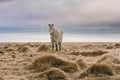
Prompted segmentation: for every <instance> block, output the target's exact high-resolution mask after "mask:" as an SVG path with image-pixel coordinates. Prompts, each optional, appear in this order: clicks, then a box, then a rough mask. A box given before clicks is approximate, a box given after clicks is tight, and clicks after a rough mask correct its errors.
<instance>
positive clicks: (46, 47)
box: [37, 45, 50, 52]
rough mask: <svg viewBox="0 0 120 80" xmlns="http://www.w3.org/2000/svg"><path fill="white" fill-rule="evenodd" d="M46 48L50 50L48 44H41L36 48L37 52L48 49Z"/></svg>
mask: <svg viewBox="0 0 120 80" xmlns="http://www.w3.org/2000/svg"><path fill="white" fill-rule="evenodd" d="M48 50H50V48H49V46H46V45H42V46H40V47H39V48H38V50H37V52H41V51H48Z"/></svg>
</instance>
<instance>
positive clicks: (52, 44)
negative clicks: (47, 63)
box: [52, 42, 54, 51]
mask: <svg viewBox="0 0 120 80" xmlns="http://www.w3.org/2000/svg"><path fill="white" fill-rule="evenodd" d="M52 51H54V42H52Z"/></svg>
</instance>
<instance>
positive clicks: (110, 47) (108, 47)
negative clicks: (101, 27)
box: [106, 46, 114, 49]
mask: <svg viewBox="0 0 120 80" xmlns="http://www.w3.org/2000/svg"><path fill="white" fill-rule="evenodd" d="M113 48H114V46H107V47H106V49H113Z"/></svg>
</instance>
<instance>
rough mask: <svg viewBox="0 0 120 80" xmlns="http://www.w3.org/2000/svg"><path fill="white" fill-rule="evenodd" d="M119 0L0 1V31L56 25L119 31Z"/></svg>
mask: <svg viewBox="0 0 120 80" xmlns="http://www.w3.org/2000/svg"><path fill="white" fill-rule="evenodd" d="M119 8H120V0H0V28H1V27H3V26H4V27H5V26H6V28H11V27H12V26H15V27H27V28H29V27H31V28H32V27H36V26H37V27H39V26H47V24H48V23H54V24H56V25H59V26H64V27H69V26H70V27H74V26H77V27H80V28H82V29H88V28H90V29H94V30H95V29H100V30H104V29H105V30H120V9H119Z"/></svg>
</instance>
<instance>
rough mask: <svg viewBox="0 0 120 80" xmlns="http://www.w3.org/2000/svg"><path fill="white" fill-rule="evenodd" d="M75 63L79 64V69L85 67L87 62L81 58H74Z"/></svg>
mask: <svg viewBox="0 0 120 80" xmlns="http://www.w3.org/2000/svg"><path fill="white" fill-rule="evenodd" d="M76 63H77V64H78V65H79V66H80V69H85V68H86V67H87V64H86V63H85V61H84V60H83V59H81V58H79V59H77V60H76Z"/></svg>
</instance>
